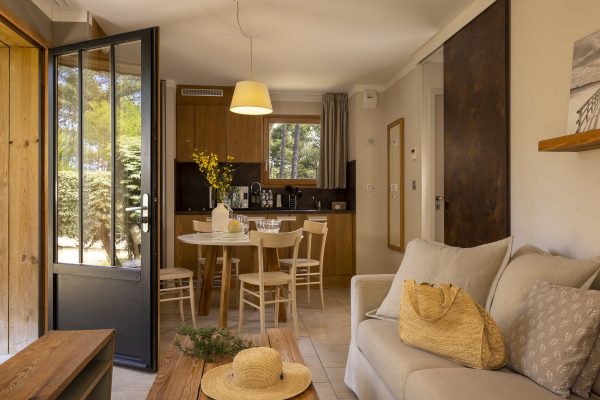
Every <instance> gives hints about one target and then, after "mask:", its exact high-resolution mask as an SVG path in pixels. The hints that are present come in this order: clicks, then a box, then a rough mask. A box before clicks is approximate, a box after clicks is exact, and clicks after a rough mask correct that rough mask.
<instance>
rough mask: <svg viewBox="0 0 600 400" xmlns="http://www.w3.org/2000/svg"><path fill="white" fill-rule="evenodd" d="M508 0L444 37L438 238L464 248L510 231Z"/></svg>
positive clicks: (498, 2)
mask: <svg viewBox="0 0 600 400" xmlns="http://www.w3.org/2000/svg"><path fill="white" fill-rule="evenodd" d="M508 19H509V12H508V3H507V1H506V0H499V1H497V2H495V3H494V4H493V5H491V6H490V7H489V8H488V9H487V10H485V11H484V12H483V13H482V14H481V15H479V16H478V17H477V18H475V19H474V20H473V21H472V22H470V23H469V24H468V25H467V26H466V27H464V28H463V29H462V30H461V31H459V32H458V33H457V34H456V35H454V36H453V37H452V38H450V39H449V40H448V41H447V42H446V43H445V44H444V126H445V136H444V146H445V151H444V169H445V172H444V190H445V196H446V201H447V206H448V208H447V211H446V214H445V240H446V243H448V244H450V245H455V246H463V247H470V246H476V245H479V244H482V243H486V242H490V241H494V240H498V239H501V238H503V237H505V236H507V235H508V234H509V233H510V225H509V224H510V216H509V162H508V159H509V153H508V152H509V146H508V142H509V126H510V124H509V115H508V110H509V108H508V101H509V79H508V78H509V76H508V73H509V68H510V63H509V58H508V54H509V52H508V46H509V40H508V34H509V29H508V26H509V24H508Z"/></svg>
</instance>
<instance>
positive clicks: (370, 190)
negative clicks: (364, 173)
mask: <svg viewBox="0 0 600 400" xmlns="http://www.w3.org/2000/svg"><path fill="white" fill-rule="evenodd" d="M374 191H375V185H373V184H372V183H367V192H374Z"/></svg>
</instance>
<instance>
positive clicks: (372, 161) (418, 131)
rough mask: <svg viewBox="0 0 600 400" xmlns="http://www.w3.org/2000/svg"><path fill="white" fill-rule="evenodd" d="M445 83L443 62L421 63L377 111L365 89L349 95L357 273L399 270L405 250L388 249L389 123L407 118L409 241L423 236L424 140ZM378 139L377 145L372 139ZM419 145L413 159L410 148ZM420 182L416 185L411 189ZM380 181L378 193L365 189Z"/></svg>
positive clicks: (383, 99) (389, 92)
mask: <svg viewBox="0 0 600 400" xmlns="http://www.w3.org/2000/svg"><path fill="white" fill-rule="evenodd" d="M441 87H443V65H442V64H439V63H424V64H420V65H417V66H416V67H414V68H413V69H412V70H411V71H410V72H408V73H407V74H406V75H405V76H404V77H402V78H401V79H399V80H397V81H396V82H395V83H393V84H392V85H391V86H390V87H389V88H387V89H386V90H385V92H384V93H379V105H378V107H377V109H375V110H367V109H365V108H364V107H363V96H364V92H362V91H356V92H355V93H354V94H353V95H352V96H351V97H350V110H349V111H350V127H349V128H350V132H349V134H350V146H349V158H350V159H356V188H357V193H356V272H357V274H370V273H390V272H395V271H396V270H397V269H398V267H399V265H400V262H401V261H402V256H403V254H402V253H400V252H397V251H394V250H390V249H388V247H387V218H388V215H387V125H388V124H389V123H391V122H393V121H395V120H397V119H399V118H404V151H405V153H404V171H405V172H404V173H405V176H404V190H405V198H404V200H405V211H404V216H405V217H404V219H405V242H406V243H408V242H409V241H411V240H412V239H415V238H418V237H421V236H422V229H421V224H422V218H423V212H422V211H423V206H422V197H423V179H422V175H423V173H422V171H423V163H428V162H429V161H428V159H427V158H425V157H423V155H424V154H423V153H426V151H424V149H423V148H422V147H423V142H426V144H427V146H428V143H429V142H428V140H429V139H428V135H429V95H430V90H431V89H432V88H441ZM369 137H372V138H374V139H375V145H374V146H368V145H367V138H369ZM412 148H414V149H416V152H417V155H418V156H417V159H416V160H412V159H411V157H410V149H412ZM413 181H415V183H416V189H412V182H413ZM369 183H372V184H375V188H376V190H375V192H374V193H369V192H367V191H366V187H367V184H369Z"/></svg>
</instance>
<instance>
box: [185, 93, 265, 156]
mask: <svg viewBox="0 0 600 400" xmlns="http://www.w3.org/2000/svg"><path fill="white" fill-rule="evenodd" d="M232 95H233V87H230V86H188V85H186V86H178V87H177V108H176V113H177V116H176V121H177V126H176V136H177V138H176V142H177V144H176V158H177V161H179V162H191V161H193V160H192V153H193V152H194V151H206V152H211V153H215V154H217V156H218V158H219V160H222V161H225V160H226V158H227V156H231V157H233V162H247V163H260V162H262V161H263V160H262V117H260V116H254V115H240V114H235V113H232V112H231V111H229V105H230V103H231V97H232Z"/></svg>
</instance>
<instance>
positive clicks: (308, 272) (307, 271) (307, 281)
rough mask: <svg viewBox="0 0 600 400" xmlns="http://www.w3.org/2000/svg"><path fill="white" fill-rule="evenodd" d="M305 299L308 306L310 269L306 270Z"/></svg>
mask: <svg viewBox="0 0 600 400" xmlns="http://www.w3.org/2000/svg"><path fill="white" fill-rule="evenodd" d="M306 273H307V275H306V299H307V301H308V304H310V267H308V268H306Z"/></svg>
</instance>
